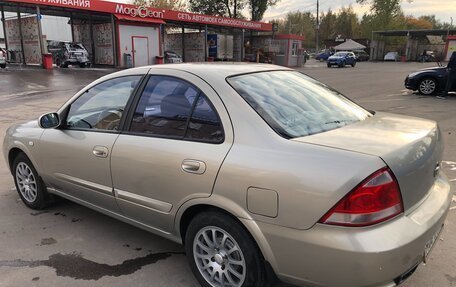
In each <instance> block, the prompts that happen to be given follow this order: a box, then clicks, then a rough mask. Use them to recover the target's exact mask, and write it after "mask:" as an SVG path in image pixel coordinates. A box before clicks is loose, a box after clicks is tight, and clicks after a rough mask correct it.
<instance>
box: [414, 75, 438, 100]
mask: <svg viewBox="0 0 456 287" xmlns="http://www.w3.org/2000/svg"><path fill="white" fill-rule="evenodd" d="M437 88H438V87H437V81H436V80H435V79H433V78H424V79H421V80H420V81H419V83H418V92H419V93H420V94H422V95H426V96H429V95H433V94H435V93H436V92H437Z"/></svg>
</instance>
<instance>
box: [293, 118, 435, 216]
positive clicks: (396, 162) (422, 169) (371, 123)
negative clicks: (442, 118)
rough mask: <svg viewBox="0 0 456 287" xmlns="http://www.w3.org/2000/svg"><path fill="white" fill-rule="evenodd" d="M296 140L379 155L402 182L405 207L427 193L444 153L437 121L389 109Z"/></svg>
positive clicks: (411, 204) (407, 208) (415, 204)
mask: <svg viewBox="0 0 456 287" xmlns="http://www.w3.org/2000/svg"><path fill="white" fill-rule="evenodd" d="M293 140H294V141H298V142H304V143H311V144H317V145H323V146H328V147H333V148H338V149H344V150H350V151H354V152H359V153H364V154H369V155H375V156H379V157H380V158H381V159H382V160H383V161H384V162H385V163H386V164H387V165H388V167H389V168H390V169H391V170H392V171H393V173H394V175H395V176H396V178H397V180H398V182H399V187H400V189H401V194H402V199H403V202H404V209H405V210H406V211H408V210H413V209H414V207H415V206H417V205H418V204H419V203H420V202H421V201H422V200H423V199H424V198H425V197H426V195H427V193H428V191H429V190H430V188H431V186H432V185H433V184H434V181H435V177H436V174H437V173H438V171H436V169H437V170H438V168H440V162H441V160H442V153H443V143H442V139H441V134H440V131H439V128H438V125H437V123H436V122H434V121H431V120H425V119H419V118H413V117H407V116H400V115H393V114H388V113H377V114H375V115H374V116H372V117H370V118H368V119H366V120H364V121H360V122H357V123H354V124H351V125H348V126H344V127H342V128H339V129H335V130H330V131H327V132H323V133H320V134H315V135H311V136H306V137H301V138H295V139H293ZM366 176H367V175H366ZM347 192H348V191H347Z"/></svg>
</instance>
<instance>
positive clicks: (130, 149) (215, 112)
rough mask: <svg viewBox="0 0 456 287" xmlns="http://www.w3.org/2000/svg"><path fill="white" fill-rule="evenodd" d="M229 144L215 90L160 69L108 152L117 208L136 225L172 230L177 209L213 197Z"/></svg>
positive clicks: (197, 80)
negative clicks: (195, 200) (191, 200)
mask: <svg viewBox="0 0 456 287" xmlns="http://www.w3.org/2000/svg"><path fill="white" fill-rule="evenodd" d="M184 79H185V80H184ZM232 143H233V134H232V129H231V122H230V120H229V117H228V113H227V112H226V110H225V107H224V105H223V103H222V101H221V100H220V98H219V97H218V95H217V94H216V93H215V92H214V90H213V89H212V88H211V87H210V86H209V85H208V84H207V83H205V82H204V81H203V80H201V79H200V78H198V77H196V76H193V75H192V74H190V73H186V72H180V71H169V72H167V71H166V70H162V69H160V73H159V74H154V75H151V76H150V78H149V79H148V81H147V84H146V85H145V88H144V89H143V91H142V93H140V94H139V97H138V98H137V99H136V102H135V104H134V105H133V106H132V111H131V114H130V115H129V120H128V124H127V126H126V127H125V131H123V132H122V134H121V135H120V136H119V138H118V139H117V141H116V143H115V145H114V148H113V151H112V158H111V170H112V178H113V185H114V192H115V194H116V198H117V202H118V205H119V207H120V208H121V210H122V212H123V213H124V215H126V216H128V217H130V218H132V219H134V220H136V221H139V222H141V223H143V224H146V225H148V226H150V227H153V228H155V229H158V230H161V231H164V232H169V231H171V228H172V226H173V223H174V216H175V214H176V211H177V209H178V208H179V206H180V205H181V204H183V203H184V202H186V201H188V200H190V199H192V198H198V197H209V196H210V195H211V193H212V187H213V185H214V183H215V179H216V176H217V173H218V171H219V168H220V166H221V164H222V162H223V160H224V158H225V156H226V155H227V153H228V151H229V149H230V147H231V145H232Z"/></svg>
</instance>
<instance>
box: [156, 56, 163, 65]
mask: <svg viewBox="0 0 456 287" xmlns="http://www.w3.org/2000/svg"><path fill="white" fill-rule="evenodd" d="M155 64H158V65H160V64H163V56H155Z"/></svg>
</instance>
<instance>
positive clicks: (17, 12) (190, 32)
mask: <svg viewBox="0 0 456 287" xmlns="http://www.w3.org/2000/svg"><path fill="white" fill-rule="evenodd" d="M0 12H1V18H2V24H3V25H2V26H3V34H4V39H5V43H4V45H5V46H6V49H7V50H8V51H9V58H10V61H11V62H16V63H23V64H41V63H42V61H43V57H42V55H43V54H46V53H48V50H47V47H48V43H49V41H50V40H55V39H50V38H49V36H48V35H47V34H46V33H43V29H42V26H43V21H44V20H45V19H46V18H51V17H60V18H62V17H64V18H66V19H65V22H66V24H65V25H62V24H61V23H62V21H60V22H59V23H60V24H58V25H60V26H62V27H54V29H57V30H58V29H60V28H61V29H62V31H63V30H65V29H69V34H71V37H70V39H68V40H69V41H70V42H77V43H82V44H83V46H84V47H85V48H86V50H87V51H88V53H89V57H90V59H91V62H92V63H93V64H96V65H108V66H119V67H133V66H143V65H150V64H156V63H161V62H162V57H163V55H164V52H165V51H172V52H174V53H176V54H178V55H180V56H181V58H182V60H183V61H184V62H203V61H211V60H214V61H216V60H225V61H243V60H244V57H245V55H244V53H245V51H244V43H245V42H246V40H245V37H246V36H248V35H250V34H252V33H253V32H258V31H260V32H261V31H263V32H271V31H272V30H273V26H272V24H270V23H262V22H254V21H246V20H242V19H231V18H224V17H216V16H209V15H202V14H194V13H189V12H182V11H173V10H166V9H156V8H153V7H144V6H136V5H131V4H123V3H115V2H108V1H101V0H0ZM64 26H67V27H64ZM251 31H253V32H251ZM62 33H63V32H62Z"/></svg>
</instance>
